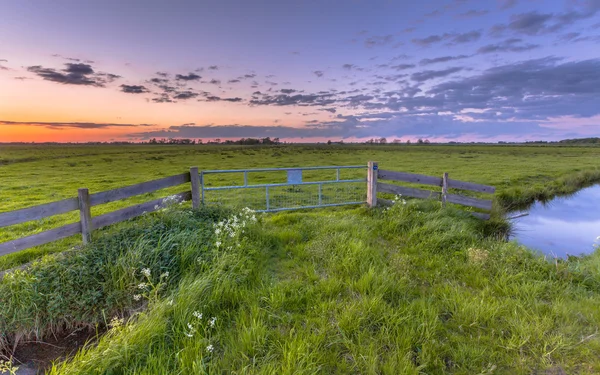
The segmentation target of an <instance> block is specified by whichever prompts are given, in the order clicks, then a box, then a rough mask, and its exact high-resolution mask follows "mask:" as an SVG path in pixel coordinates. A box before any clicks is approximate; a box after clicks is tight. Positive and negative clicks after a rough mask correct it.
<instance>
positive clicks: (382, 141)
mask: <svg viewBox="0 0 600 375" xmlns="http://www.w3.org/2000/svg"><path fill="white" fill-rule="evenodd" d="M386 143H387V139H386V138H385V137H381V138H379V144H380V145H384V144H386Z"/></svg>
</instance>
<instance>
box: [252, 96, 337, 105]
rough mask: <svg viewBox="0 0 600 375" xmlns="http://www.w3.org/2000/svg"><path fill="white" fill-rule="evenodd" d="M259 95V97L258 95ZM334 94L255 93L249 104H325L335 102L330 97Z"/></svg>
mask: <svg viewBox="0 0 600 375" xmlns="http://www.w3.org/2000/svg"><path fill="white" fill-rule="evenodd" d="M258 95H260V97H259V96H258ZM333 97H334V94H330V93H321V94H296V95H288V94H276V95H268V94H257V96H254V97H253V98H252V100H250V105H274V106H288V105H297V106H327V105H331V104H333V103H335V100H334V99H332V98H333Z"/></svg>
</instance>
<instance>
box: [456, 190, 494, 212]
mask: <svg viewBox="0 0 600 375" xmlns="http://www.w3.org/2000/svg"><path fill="white" fill-rule="evenodd" d="M447 202H449V203H455V204H461V205H463V206H470V207H476V208H481V209H483V210H488V211H489V210H491V209H492V201H491V200H487V199H479V198H472V197H464V196H462V195H456V194H448V197H447Z"/></svg>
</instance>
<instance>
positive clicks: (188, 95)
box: [173, 91, 199, 100]
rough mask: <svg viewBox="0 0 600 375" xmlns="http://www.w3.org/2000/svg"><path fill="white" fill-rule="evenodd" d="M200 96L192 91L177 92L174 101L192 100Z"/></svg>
mask: <svg viewBox="0 0 600 375" xmlns="http://www.w3.org/2000/svg"><path fill="white" fill-rule="evenodd" d="M198 95H199V94H198V93H195V92H192V91H180V92H177V93H176V94H175V95H174V96H173V99H178V100H187V99H192V98H195V97H197V96H198Z"/></svg>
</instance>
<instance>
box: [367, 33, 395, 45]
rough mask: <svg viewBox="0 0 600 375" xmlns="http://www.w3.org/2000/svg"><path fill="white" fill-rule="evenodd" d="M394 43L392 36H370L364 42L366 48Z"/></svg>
mask: <svg viewBox="0 0 600 375" xmlns="http://www.w3.org/2000/svg"><path fill="white" fill-rule="evenodd" d="M393 41H394V36H393V35H391V34H390V35H383V36H372V37H369V38H367V39H366V40H365V46H366V47H375V46H385V45H386V44H390V43H391V42H393Z"/></svg>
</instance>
